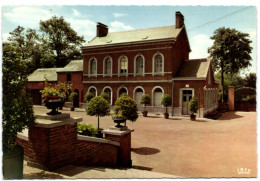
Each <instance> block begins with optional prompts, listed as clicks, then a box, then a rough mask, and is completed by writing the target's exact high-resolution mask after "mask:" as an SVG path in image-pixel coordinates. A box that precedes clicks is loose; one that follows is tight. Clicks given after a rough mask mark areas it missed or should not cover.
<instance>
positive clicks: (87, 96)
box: [84, 92, 95, 103]
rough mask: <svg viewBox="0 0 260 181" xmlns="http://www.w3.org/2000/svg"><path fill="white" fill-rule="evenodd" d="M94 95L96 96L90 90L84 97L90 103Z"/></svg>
mask: <svg viewBox="0 0 260 181" xmlns="http://www.w3.org/2000/svg"><path fill="white" fill-rule="evenodd" d="M93 97H95V96H94V94H93V93H91V92H88V93H86V94H85V96H84V99H85V101H86V102H87V103H88V102H89V101H90V100H91V99H92V98H93Z"/></svg>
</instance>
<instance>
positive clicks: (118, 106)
mask: <svg viewBox="0 0 260 181" xmlns="http://www.w3.org/2000/svg"><path fill="white" fill-rule="evenodd" d="M137 110H138V109H137V104H136V102H135V101H134V100H133V99H132V98H130V97H129V96H128V95H127V94H122V95H120V97H119V98H118V99H117V100H116V102H115V106H114V111H115V113H116V114H118V113H119V111H122V115H123V117H124V119H125V120H130V121H136V120H137V118H138V114H137Z"/></svg>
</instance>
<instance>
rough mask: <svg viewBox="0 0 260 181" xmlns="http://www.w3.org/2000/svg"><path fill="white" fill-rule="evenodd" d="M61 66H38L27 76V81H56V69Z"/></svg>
mask: <svg viewBox="0 0 260 181" xmlns="http://www.w3.org/2000/svg"><path fill="white" fill-rule="evenodd" d="M61 69H62V68H40V69H37V70H35V71H34V72H33V73H32V74H30V75H29V76H28V81H29V82H44V81H45V78H46V79H47V80H48V81H57V71H58V70H61Z"/></svg>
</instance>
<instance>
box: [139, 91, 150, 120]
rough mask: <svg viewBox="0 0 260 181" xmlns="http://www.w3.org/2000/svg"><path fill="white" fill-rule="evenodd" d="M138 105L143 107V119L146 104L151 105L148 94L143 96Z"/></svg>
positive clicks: (145, 113) (145, 114)
mask: <svg viewBox="0 0 260 181" xmlns="http://www.w3.org/2000/svg"><path fill="white" fill-rule="evenodd" d="M140 103H141V104H143V105H144V111H143V112H142V113H143V117H147V113H148V111H146V104H151V97H150V96H149V95H148V94H144V95H143V96H142V99H141V102H140Z"/></svg>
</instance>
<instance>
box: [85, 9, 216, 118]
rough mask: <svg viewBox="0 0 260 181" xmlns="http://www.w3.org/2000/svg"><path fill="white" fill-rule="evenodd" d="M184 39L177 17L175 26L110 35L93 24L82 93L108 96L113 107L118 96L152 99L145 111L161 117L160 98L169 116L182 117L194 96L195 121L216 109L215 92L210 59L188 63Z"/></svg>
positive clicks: (186, 43) (187, 50)
mask: <svg viewBox="0 0 260 181" xmlns="http://www.w3.org/2000/svg"><path fill="white" fill-rule="evenodd" d="M190 51H191V49H190V45H189V40H188V36H187V32H186V28H185V24H184V17H183V15H182V14H181V13H180V12H176V24H175V26H165V27H157V28H149V29H141V30H132V31H124V32H113V33H109V28H108V27H107V26H106V25H104V24H102V23H98V24H97V32H96V37H95V38H94V39H92V40H91V41H90V42H89V43H88V44H87V45H86V46H83V47H82V53H83V61H84V62H83V67H84V68H83V82H82V83H83V86H84V94H85V93H87V92H92V93H94V94H95V95H100V94H101V93H102V92H106V93H108V94H109V95H110V101H109V103H110V104H111V105H113V104H114V103H115V101H116V100H117V98H118V97H119V96H120V94H122V93H127V94H128V95H129V96H130V97H132V98H133V99H135V100H136V102H137V104H138V107H139V108H140V110H142V108H141V107H142V105H140V100H141V97H142V95H143V94H149V95H150V96H151V98H152V103H151V106H150V107H148V109H149V110H148V111H152V112H162V111H163V110H162V109H163V108H162V106H161V98H162V96H163V94H169V95H171V96H172V107H171V108H170V109H171V111H172V113H173V114H174V115H186V114H189V111H188V101H189V100H190V99H191V97H192V96H196V97H197V98H198V99H199V102H200V111H199V116H201V117H202V116H203V115H204V114H205V112H208V111H211V110H213V109H216V107H217V87H218V84H217V83H215V82H214V76H213V71H212V69H211V63H210V60H209V59H199V60H189V53H190Z"/></svg>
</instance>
